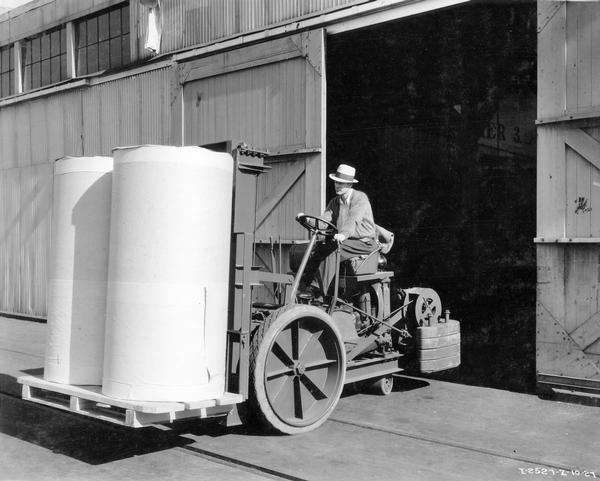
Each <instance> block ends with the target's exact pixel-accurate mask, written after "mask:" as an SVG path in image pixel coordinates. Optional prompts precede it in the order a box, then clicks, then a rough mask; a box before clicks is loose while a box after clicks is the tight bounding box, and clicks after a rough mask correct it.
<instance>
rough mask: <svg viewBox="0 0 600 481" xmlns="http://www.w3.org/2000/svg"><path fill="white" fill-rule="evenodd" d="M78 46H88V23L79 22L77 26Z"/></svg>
mask: <svg viewBox="0 0 600 481" xmlns="http://www.w3.org/2000/svg"><path fill="white" fill-rule="evenodd" d="M76 30H77V46H78V47H83V46H85V45H87V22H86V21H85V20H84V21H83V22H79V23H78V24H77V29H76Z"/></svg>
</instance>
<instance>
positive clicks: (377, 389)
mask: <svg viewBox="0 0 600 481" xmlns="http://www.w3.org/2000/svg"><path fill="white" fill-rule="evenodd" d="M393 389H394V377H393V376H385V377H381V378H379V379H377V380H376V381H375V382H373V384H371V387H370V391H371V392H372V393H373V394H379V395H381V396H388V395H389V394H390V393H391V392H392V390H393Z"/></svg>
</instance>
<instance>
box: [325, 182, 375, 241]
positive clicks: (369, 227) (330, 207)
mask: <svg viewBox="0 0 600 481" xmlns="http://www.w3.org/2000/svg"><path fill="white" fill-rule="evenodd" d="M344 197H345V198H342V196H339V195H338V196H335V197H334V198H333V199H331V200H330V201H329V203H328V204H327V207H326V208H325V212H324V213H323V215H322V217H323V218H324V219H327V220H328V221H330V222H332V223H333V224H335V226H336V227H337V229H338V232H339V233H340V234H344V235H345V236H346V238H347V239H361V240H365V241H366V240H371V239H375V222H374V220H373V211H372V210H371V203H370V202H369V198H368V197H367V194H365V193H364V192H361V191H360V190H354V189H351V190H350V191H349V192H348V194H347V195H346V196H344Z"/></svg>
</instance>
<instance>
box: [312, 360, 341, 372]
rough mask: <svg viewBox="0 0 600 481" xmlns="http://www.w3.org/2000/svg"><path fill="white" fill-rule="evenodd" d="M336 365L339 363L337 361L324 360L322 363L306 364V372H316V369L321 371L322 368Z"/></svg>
mask: <svg viewBox="0 0 600 481" xmlns="http://www.w3.org/2000/svg"><path fill="white" fill-rule="evenodd" d="M336 363H337V359H323V360H320V361H314V362H311V363H308V364H306V370H307V371H314V370H316V369H321V368H324V367H327V366H331V365H332V364H336Z"/></svg>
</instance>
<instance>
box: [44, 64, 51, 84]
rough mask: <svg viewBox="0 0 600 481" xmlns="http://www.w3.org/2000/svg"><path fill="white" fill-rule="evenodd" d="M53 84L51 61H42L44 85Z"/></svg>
mask: <svg viewBox="0 0 600 481" xmlns="http://www.w3.org/2000/svg"><path fill="white" fill-rule="evenodd" d="M51 82H52V77H51V76H50V60H42V85H48V84H49V83H51Z"/></svg>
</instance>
